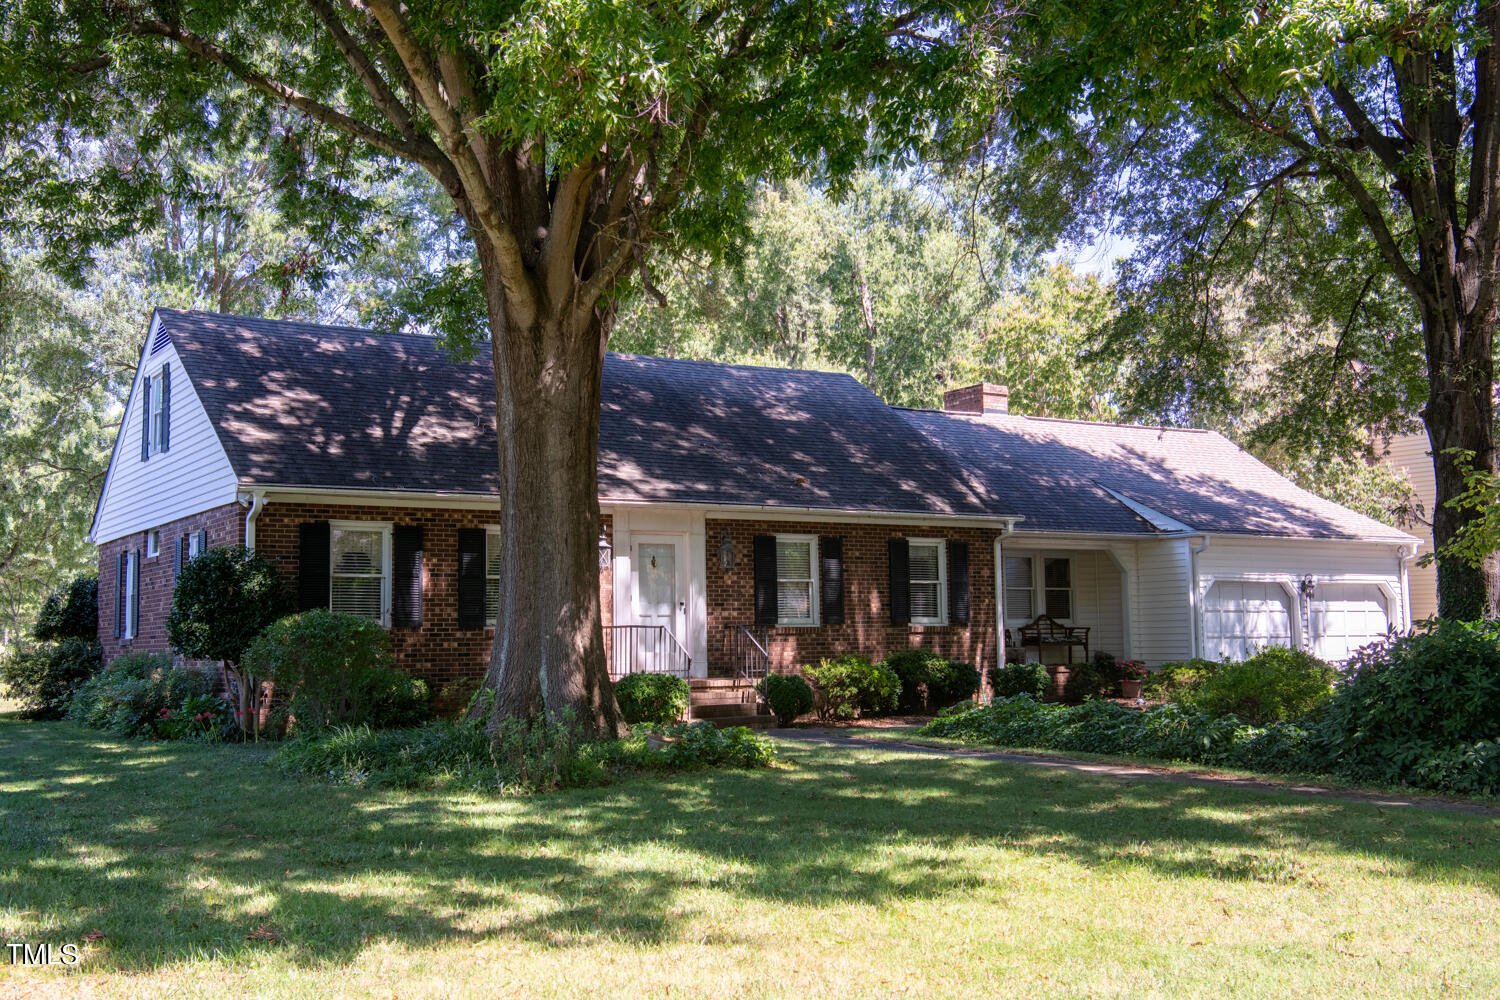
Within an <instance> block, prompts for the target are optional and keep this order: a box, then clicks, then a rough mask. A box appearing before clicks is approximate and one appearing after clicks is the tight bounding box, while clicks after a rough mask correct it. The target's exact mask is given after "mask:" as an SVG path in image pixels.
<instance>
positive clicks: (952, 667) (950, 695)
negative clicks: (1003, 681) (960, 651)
mask: <svg viewBox="0 0 1500 1000" xmlns="http://www.w3.org/2000/svg"><path fill="white" fill-rule="evenodd" d="M978 690H979V670H978V669H977V668H976V667H975V666H974V664H972V663H961V662H959V661H958V660H944V661H943V663H942V666H941V667H940V668H938V669H937V670H934V671H933V673H932V675H931V676H929V677H928V679H927V710H928V711H929V712H936V711H940V710H942V709H944V708H948V707H949V706H951V705H957V704H960V703H961V702H965V701H969V700H970V699H972V698H973V697H974V694H975V692H977V691H978Z"/></svg>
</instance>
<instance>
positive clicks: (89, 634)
mask: <svg viewBox="0 0 1500 1000" xmlns="http://www.w3.org/2000/svg"><path fill="white" fill-rule="evenodd" d="M31 636H32V638H34V639H36V640H38V641H40V642H59V641H61V640H64V639H84V640H88V641H91V642H92V641H97V640H98V638H99V578H98V577H96V576H80V577H75V578H74V579H73V580H71V581H69V582H68V583H65V584H63V585H62V586H61V587H58V588H57V589H56V590H54V591H52V593H50V594H48V595H47V599H46V600H45V601H43V602H42V610H41V611H40V612H38V613H37V618H36V625H34V626H33V627H32V629H31Z"/></svg>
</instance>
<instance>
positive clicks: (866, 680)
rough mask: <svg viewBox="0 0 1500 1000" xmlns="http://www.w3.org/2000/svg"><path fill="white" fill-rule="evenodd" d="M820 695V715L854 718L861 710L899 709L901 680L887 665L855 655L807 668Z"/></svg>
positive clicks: (881, 711) (808, 676)
mask: <svg viewBox="0 0 1500 1000" xmlns="http://www.w3.org/2000/svg"><path fill="white" fill-rule="evenodd" d="M802 673H803V674H804V675H806V677H807V679H808V680H809V681H811V682H812V684H813V687H814V690H815V693H816V694H817V710H818V718H819V719H822V720H824V721H828V720H830V719H852V718H854V717H855V716H856V715H858V714H860V713H864V714H865V715H881V714H885V713H888V712H890V711H892V710H893V709H895V707H896V705H897V703H898V700H899V698H900V695H901V679H900V678H899V677H897V676H896V672H895V671H894V670H891V669H890V668H889V667H886V666H884V665H876V664H873V663H871V662H870V661H869V660H868V659H866V658H865V657H863V656H854V655H852V654H850V655H846V656H840V657H838V658H837V659H833V660H823V661H822V662H821V663H819V664H818V665H817V666H816V667H803V668H802Z"/></svg>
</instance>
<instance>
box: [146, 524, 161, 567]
mask: <svg viewBox="0 0 1500 1000" xmlns="http://www.w3.org/2000/svg"><path fill="white" fill-rule="evenodd" d="M159 555H161V531H160V530H158V529H156V528H151V529H150V530H148V531H147V532H146V558H147V559H155V558H156V557H157V556H159Z"/></svg>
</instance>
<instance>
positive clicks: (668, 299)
mask: <svg viewBox="0 0 1500 1000" xmlns="http://www.w3.org/2000/svg"><path fill="white" fill-rule="evenodd" d="M974 195H975V190H974V183H973V181H972V179H969V180H964V179H962V178H960V179H959V180H956V181H955V180H943V179H940V178H935V177H933V176H931V175H928V174H918V173H915V172H902V173H899V174H893V173H888V172H878V171H867V172H863V173H861V174H859V175H856V176H855V177H854V178H852V179H850V181H849V183H848V184H847V185H846V190H843V191H842V192H840V193H838V194H834V193H831V192H829V191H828V190H827V189H826V187H824V186H822V185H818V184H814V183H807V182H791V183H785V184H779V185H763V186H762V187H761V188H760V189H759V190H757V192H756V194H755V197H754V198H753V200H752V201H751V204H750V211H749V215H748V218H747V222H746V230H745V234H744V236H743V238H742V239H741V240H739V241H737V242H736V243H735V244H734V245H732V246H730V247H727V248H726V249H725V250H724V251H723V252H722V253H721V254H719V255H718V259H713V258H707V259H699V258H695V257H684V258H679V259H675V260H665V261H661V262H659V263H658V266H657V267H656V269H655V287H654V288H653V289H651V290H649V291H648V290H641V289H638V290H636V291H635V292H634V294H633V295H632V296H630V297H629V298H627V299H626V300H625V301H624V302H623V303H622V305H621V308H620V316H619V319H618V321H617V322H616V327H615V333H614V336H613V338H612V340H611V347H612V348H613V349H615V350H622V351H634V352H638V353H642V354H655V355H665V356H670V357H689V358H699V359H704V360H717V361H737V362H743V363H751V364H762V365H777V366H785V367H794V368H808V367H812V368H821V369H827V370H833V371H843V372H848V373H849V374H851V375H854V376H855V377H856V378H858V379H860V381H862V382H863V383H864V384H865V385H866V386H868V387H869V388H870V389H872V390H873V391H875V392H876V393H878V394H879V395H880V396H881V397H882V398H884V399H885V400H886V401H887V402H890V403H894V404H897V405H904V406H927V407H931V406H940V405H941V403H942V391H943V389H944V388H951V387H953V386H955V385H961V384H966V383H970V382H975V381H979V380H988V381H1001V382H1006V383H1007V384H1009V385H1010V386H1011V387H1012V402H1013V403H1014V404H1015V407H1016V409H1017V410H1018V411H1020V412H1027V413H1037V414H1041V415H1051V416H1092V417H1101V416H1105V415H1107V414H1108V413H1109V412H1111V407H1110V404H1109V402H1108V396H1109V392H1110V386H1111V384H1112V382H1113V381H1114V380H1115V379H1116V377H1117V371H1116V368H1117V366H1115V365H1113V364H1111V363H1109V362H1108V361H1107V360H1105V359H1103V358H1099V359H1094V360H1087V359H1085V357H1084V354H1085V352H1086V351H1087V350H1088V349H1089V348H1090V347H1091V346H1093V339H1092V338H1093V337H1095V336H1096V335H1097V333H1098V329H1099V327H1101V326H1102V325H1103V324H1104V322H1105V321H1106V320H1107V318H1108V317H1109V316H1110V315H1111V299H1110V295H1109V292H1108V290H1107V289H1106V288H1105V287H1104V286H1102V285H1101V284H1100V283H1099V282H1098V280H1097V279H1094V278H1088V277H1083V276H1080V275H1077V274H1075V273H1073V272H1072V271H1070V270H1069V269H1068V268H1067V267H1065V266H1061V265H1059V266H1056V267H1052V268H1045V269H1044V268H1043V265H1042V262H1041V260H1040V257H1039V255H1038V254H1037V253H1036V252H1035V249H1034V248H1031V247H1024V246H1020V245H1018V244H1017V242H1016V240H1014V239H1013V238H1012V237H1011V236H1010V235H1009V234H1008V232H1007V231H1006V230H1005V229H1004V228H1002V227H1001V226H999V225H997V224H996V223H994V222H993V221H991V220H990V219H989V218H988V217H987V216H985V215H984V214H983V213H980V212H977V211H976V210H975V208H974V204H975V200H974ZM658 296H659V297H658Z"/></svg>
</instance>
